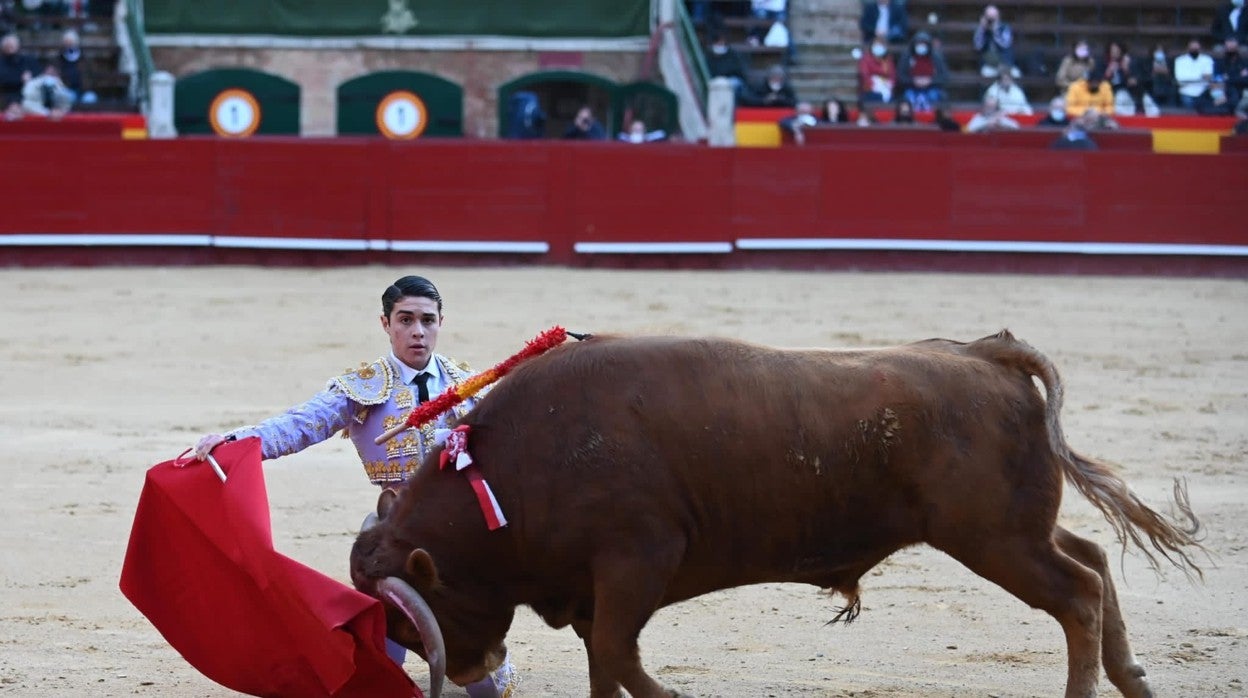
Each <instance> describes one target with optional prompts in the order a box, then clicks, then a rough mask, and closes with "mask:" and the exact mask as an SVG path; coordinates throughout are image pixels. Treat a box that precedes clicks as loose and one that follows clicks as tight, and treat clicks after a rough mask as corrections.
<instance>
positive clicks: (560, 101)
mask: <svg viewBox="0 0 1248 698" xmlns="http://www.w3.org/2000/svg"><path fill="white" fill-rule="evenodd" d="M525 96H529V98H530V99H531V100H533V102H534V103H535V105H536V107H537V108H538V109H539V110H540V115H539V116H540V118H539V119H538V121H537V122H533V121H530V122H529V123H526V124H520V123H517V120H519V119H522V118H523V114H521V113H519V112H518V111H517V109H516V107H515V105H516V104H522V103H523V102H524V99H523V97H525ZM513 98H516V99H515V100H514V102H513ZM585 105H588V106H589V108H590V109H592V110H593V112H594V115H595V116H596V117H597V118H598V120H599V121H600V122H601V123H602V126H603V129H604V130H606V132H607V137H608V138H612V139H613V138H615V137H616V134H618V133H619V132H620V131H623V130H625V129H626V128H627V126H628V124H629V123H631V122H632V121H633V120H634V119H641V120H642V121H645V122H646V127H647V129H649V130H655V129H663V130H664V131H666V132H667V133H668V134H673V133H679V132H680V114H679V112H678V106H677V101H676V95H675V94H674V93H673V92H672V91H671V90H669V89H667V88H666V87H664V86H662V85H658V84H655V83H652V82H645V81H637V82H630V83H627V84H620V83H617V82H615V81H613V80H610V79H607V78H604V77H602V76H600V75H594V74H593V73H584V72H578V71H569V70H557V71H542V72H537V73H530V74H528V75H522V76H520V77H518V78H516V79H515V80H512V81H511V82H507V83H504V84H502V85H500V86H499V88H498V133H499V136H500V137H502V138H559V137H560V136H562V135H563V133H564V132H565V131H566V130H567V129H568V127H569V126H570V125H571V124H572V120H573V119H574V118H575V117H576V112H577V110H578V109H580V108H581V107H582V106H585Z"/></svg>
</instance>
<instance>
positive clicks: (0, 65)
mask: <svg viewBox="0 0 1248 698" xmlns="http://www.w3.org/2000/svg"><path fill="white" fill-rule="evenodd" d="M38 72H39V64H38V62H37V61H36V60H35V59H34V58H33V57H31V56H28V55H26V54H25V53H22V42H21V41H19V40H18V38H17V34H5V35H4V37H3V38H0V101H3V102H12V101H15V100H20V99H21V98H22V86H23V85H25V84H26V83H27V82H29V81H30V79H31V78H33V77H34V76H35V75H36V74H37V73H38Z"/></svg>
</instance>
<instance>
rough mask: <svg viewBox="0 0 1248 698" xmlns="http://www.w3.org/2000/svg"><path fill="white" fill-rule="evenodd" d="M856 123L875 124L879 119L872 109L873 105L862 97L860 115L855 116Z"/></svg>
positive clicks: (859, 107)
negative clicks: (868, 103)
mask: <svg viewBox="0 0 1248 698" xmlns="http://www.w3.org/2000/svg"><path fill="white" fill-rule="evenodd" d="M854 123H856V124H858V125H859V126H864V127H865V126H874V125H876V124H877V123H879V121H878V120H877V119H876V118H875V112H873V111H871V107H870V106H869V105H867V104H866V103H865V102H863V101H862V100H861V99H860V100H858V116H857V117H855V118H854Z"/></svg>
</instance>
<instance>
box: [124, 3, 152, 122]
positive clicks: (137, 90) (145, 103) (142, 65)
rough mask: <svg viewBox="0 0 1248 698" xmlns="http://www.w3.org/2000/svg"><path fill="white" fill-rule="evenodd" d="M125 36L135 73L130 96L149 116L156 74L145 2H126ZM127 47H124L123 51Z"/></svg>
mask: <svg viewBox="0 0 1248 698" xmlns="http://www.w3.org/2000/svg"><path fill="white" fill-rule="evenodd" d="M125 30H126V32H125V34H126V38H127V39H128V41H127V42H126V43H128V44H129V46H128V48H129V51H130V53H131V56H130V59H131V60H132V61H133V65H134V72H132V73H131V74H130V96H131V98H132V99H133V100H134V103H135V104H136V105H138V107H139V111H141V112H143V113H144V114H147V113H148V111H149V109H150V108H151V88H150V86H151V79H152V73H154V72H156V68H155V65H154V64H153V63H152V52H151V49H149V48H148V46H147V33H146V32H145V31H144V29H143V0H126V2H125ZM126 49H127V47H126V46H122V51H123V52H124V51H126Z"/></svg>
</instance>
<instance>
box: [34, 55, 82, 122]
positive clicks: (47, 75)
mask: <svg viewBox="0 0 1248 698" xmlns="http://www.w3.org/2000/svg"><path fill="white" fill-rule="evenodd" d="M73 104H74V100H73V97H72V95H71V93H70V91H69V88H68V87H65V83H63V82H61V76H60V73H59V72H58V71H57V69H56V66H55V65H53V64H51V63H49V64H48V65H47V66H46V67H44V69H43V73H41V74H40V75H39V76H38V77H34V78H31V79H30V80H27V81H26V84H25V85H24V86H22V111H24V112H26V113H27V114H35V115H38V116H47V117H51V118H53V119H59V118H61V117H62V116H64V115H65V114H66V112H68V111H69V108H70V107H71V106H73Z"/></svg>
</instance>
